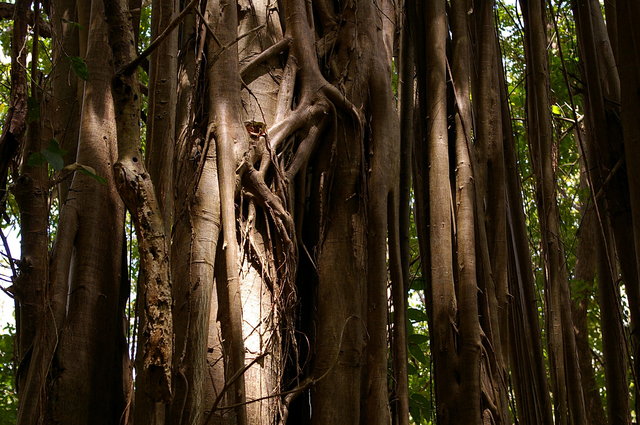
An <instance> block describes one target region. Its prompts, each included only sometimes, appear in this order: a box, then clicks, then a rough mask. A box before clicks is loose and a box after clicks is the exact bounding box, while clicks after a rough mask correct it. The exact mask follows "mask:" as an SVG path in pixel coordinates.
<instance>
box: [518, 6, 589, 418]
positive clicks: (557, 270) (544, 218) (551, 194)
mask: <svg viewBox="0 0 640 425" xmlns="http://www.w3.org/2000/svg"><path fill="white" fill-rule="evenodd" d="M521 5H522V9H523V12H524V19H525V38H526V49H525V53H526V59H527V69H528V79H527V88H528V91H529V94H528V99H527V128H528V132H529V145H530V149H531V152H532V162H533V168H534V172H535V175H536V198H537V199H536V202H537V205H538V215H539V220H540V229H541V233H542V252H543V255H544V263H545V269H546V270H545V284H546V291H545V296H546V300H547V314H548V324H549V325H548V332H549V333H548V338H549V350H550V357H551V365H552V372H553V373H552V375H553V377H554V382H553V384H554V404H555V413H556V422H557V423H558V424H562V425H564V424H582V423H585V421H586V411H585V406H584V397H583V394H582V384H581V382H580V371H579V367H578V361H577V351H576V345H575V334H574V332H573V322H572V318H571V308H570V294H569V288H568V278H567V270H566V264H565V260H564V252H563V249H562V243H561V240H560V222H559V211H558V206H557V200H556V189H555V184H556V182H555V173H554V170H553V165H552V164H553V161H552V160H551V159H552V144H553V135H552V129H551V116H550V114H549V73H548V59H547V56H546V36H545V28H546V25H545V20H544V13H545V7H544V4H543V2H541V1H539V0H532V1H521Z"/></svg>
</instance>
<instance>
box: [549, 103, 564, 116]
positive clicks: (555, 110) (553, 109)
mask: <svg viewBox="0 0 640 425" xmlns="http://www.w3.org/2000/svg"><path fill="white" fill-rule="evenodd" d="M551 112H552V113H553V115H562V109H560V107H559V106H558V105H551Z"/></svg>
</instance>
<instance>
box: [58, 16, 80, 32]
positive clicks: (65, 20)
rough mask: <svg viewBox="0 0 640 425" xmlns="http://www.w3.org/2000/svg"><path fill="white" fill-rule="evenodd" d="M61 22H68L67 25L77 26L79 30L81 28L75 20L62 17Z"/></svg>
mask: <svg viewBox="0 0 640 425" xmlns="http://www.w3.org/2000/svg"><path fill="white" fill-rule="evenodd" d="M62 22H64V23H65V24H69V25H71V26H72V27H75V28H78V29H79V30H81V29H82V25H80V24H79V23H77V22H74V21H70V20H69V19H65V18H62Z"/></svg>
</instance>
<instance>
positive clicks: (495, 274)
mask: <svg viewBox="0 0 640 425" xmlns="http://www.w3.org/2000/svg"><path fill="white" fill-rule="evenodd" d="M493 13H494V12H493V2H485V3H483V4H482V5H481V6H480V7H479V8H478V10H477V13H476V14H474V15H476V16H475V22H474V24H475V41H476V46H477V47H476V51H475V52H474V53H475V58H476V64H475V69H476V75H475V79H474V81H475V83H476V84H475V87H476V90H475V91H474V99H477V100H475V101H474V108H475V109H474V111H475V114H474V116H475V117H476V120H477V125H476V128H475V136H476V144H475V148H476V150H475V152H476V153H477V155H476V161H475V170H476V172H475V175H476V178H477V181H478V187H479V191H480V196H479V197H478V198H477V204H478V207H477V208H478V220H479V226H480V227H481V228H482V229H480V232H481V237H480V246H482V247H483V248H482V251H483V252H482V254H480V256H479V258H482V257H481V256H482V255H483V256H484V260H483V263H482V268H481V270H482V273H483V274H482V279H481V280H480V282H479V286H480V290H481V293H482V294H483V295H482V298H484V303H483V304H484V306H483V308H482V310H481V315H482V316H483V318H482V319H481V322H482V326H483V331H484V334H485V335H486V337H487V338H486V340H485V341H484V342H485V344H486V345H487V347H486V348H485V351H486V353H487V356H486V358H485V359H484V360H485V362H484V364H483V373H485V374H490V375H492V376H491V378H490V379H488V381H489V382H492V385H491V386H490V387H487V386H485V387H484V388H483V391H484V393H485V397H486V398H487V399H489V400H490V401H489V402H488V403H486V405H485V406H483V409H484V410H487V409H488V410H493V411H492V412H491V415H493V416H494V417H495V419H494V420H496V421H500V420H502V419H500V418H505V419H506V418H507V417H508V401H507V388H506V383H507V361H508V353H507V349H508V329H507V324H508V321H507V319H508V316H507V314H508V311H509V310H508V306H507V292H508V291H507V261H508V256H507V240H506V231H507V227H506V204H505V183H504V181H505V169H504V167H505V166H504V152H503V150H504V148H503V146H502V143H503V134H502V133H503V129H502V118H501V114H502V108H501V106H500V85H499V80H498V51H497V42H496V35H495V31H496V30H495V24H494V20H493Z"/></svg>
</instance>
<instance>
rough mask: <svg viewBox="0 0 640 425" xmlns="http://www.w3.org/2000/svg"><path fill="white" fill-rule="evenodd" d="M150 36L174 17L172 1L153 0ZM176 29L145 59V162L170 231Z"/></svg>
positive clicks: (175, 81) (153, 36)
mask: <svg viewBox="0 0 640 425" xmlns="http://www.w3.org/2000/svg"><path fill="white" fill-rule="evenodd" d="M151 10H152V16H151V39H152V40H154V39H156V37H157V36H158V35H159V34H161V33H162V31H163V30H164V29H165V28H166V27H167V26H168V25H169V23H170V22H171V21H172V20H173V19H174V18H175V15H176V11H177V5H176V0H154V1H153V4H152V9H151ZM177 54H178V31H172V32H171V33H170V34H169V35H168V36H167V38H166V39H165V40H164V41H163V42H162V43H161V44H160V45H159V46H158V48H157V49H156V50H155V51H154V52H153V53H152V54H151V57H150V58H149V87H152V88H153V89H152V90H150V91H149V97H148V104H149V106H148V111H147V138H146V140H147V143H146V152H145V153H146V155H145V158H146V161H147V166H148V168H149V175H150V176H151V180H152V181H153V184H154V187H155V190H156V198H157V199H158V202H159V204H160V211H162V216H163V218H164V223H165V232H166V233H169V232H170V231H171V223H172V220H171V218H172V215H173V196H174V190H173V158H174V145H175V120H176V109H175V108H176V85H177V80H176V78H177V67H178V64H177V62H178V61H177Z"/></svg>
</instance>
